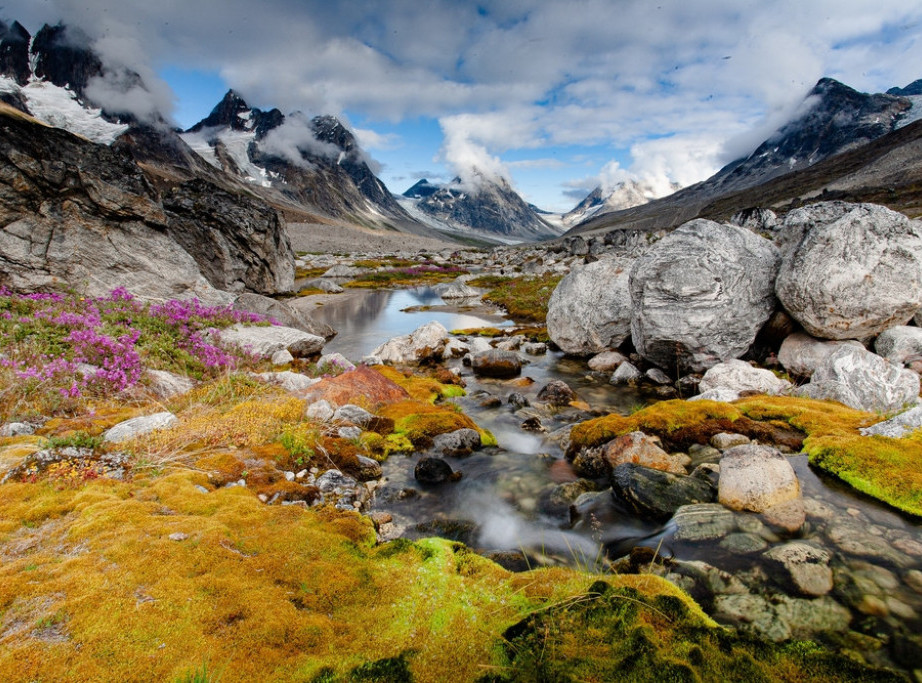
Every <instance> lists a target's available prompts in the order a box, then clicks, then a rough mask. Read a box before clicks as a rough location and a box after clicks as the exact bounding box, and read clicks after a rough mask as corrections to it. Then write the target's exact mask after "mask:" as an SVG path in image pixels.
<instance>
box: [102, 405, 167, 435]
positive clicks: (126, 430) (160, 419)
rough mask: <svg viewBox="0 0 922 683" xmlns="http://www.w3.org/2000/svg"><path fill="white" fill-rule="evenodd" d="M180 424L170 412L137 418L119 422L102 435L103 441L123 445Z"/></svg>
mask: <svg viewBox="0 0 922 683" xmlns="http://www.w3.org/2000/svg"><path fill="white" fill-rule="evenodd" d="M178 422H179V419H178V418H177V417H176V416H175V415H173V413H170V412H163V413H154V414H153V415H144V416H142V417H135V418H132V419H130V420H125V421H124V422H119V423H118V424H117V425H115V426H114V427H112V428H111V429H109V430H108V431H106V432H105V433H104V434H103V435H102V439H103V441H108V442H109V443H121V442H122V441H127V440H129V439H134V438H135V437H138V436H143V435H144V434H149V433H151V432H154V431H157V430H159V429H167V428H168V427H172V426H173V425H174V424H176V423H178Z"/></svg>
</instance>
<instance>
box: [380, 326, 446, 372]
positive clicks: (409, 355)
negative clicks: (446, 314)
mask: <svg viewBox="0 0 922 683" xmlns="http://www.w3.org/2000/svg"><path fill="white" fill-rule="evenodd" d="M448 339H449V336H448V330H446V329H445V327H444V326H443V325H442V324H441V323H439V322H436V321H432V322H429V323H426V324H425V325H423V326H422V327H419V328H417V329H416V330H415V331H414V332H412V333H411V334H405V335H402V336H400V337H394V338H393V339H390V340H388V341H386V342H384V343H383V344H381V345H380V346H379V347H377V348H376V349H374V350H373V351H372V352H371V355H373V356H377V357H378V358H380V359H381V360H382V361H383V362H384V363H392V364H398V365H399V364H404V363H419V362H421V361H424V360H428V359H429V358H439V357H440V356H441V355H442V352H443V351H444V350H445V345H446V344H447V343H448Z"/></svg>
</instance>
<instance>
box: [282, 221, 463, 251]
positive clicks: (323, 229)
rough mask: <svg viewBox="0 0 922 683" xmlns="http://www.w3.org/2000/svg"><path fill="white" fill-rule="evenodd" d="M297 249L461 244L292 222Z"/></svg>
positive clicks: (398, 248) (390, 248)
mask: <svg viewBox="0 0 922 683" xmlns="http://www.w3.org/2000/svg"><path fill="white" fill-rule="evenodd" d="M288 235H289V237H290V238H291V246H292V248H293V249H294V250H295V251H310V252H323V253H339V252H346V253H353V252H388V251H419V250H432V251H439V250H441V249H457V248H458V245H457V244H452V243H451V242H443V241H441V240H437V239H432V238H429V237H421V236H419V235H411V234H408V233H404V232H384V231H378V230H371V229H368V228H361V227H358V226H352V225H324V224H321V223H289V224H288Z"/></svg>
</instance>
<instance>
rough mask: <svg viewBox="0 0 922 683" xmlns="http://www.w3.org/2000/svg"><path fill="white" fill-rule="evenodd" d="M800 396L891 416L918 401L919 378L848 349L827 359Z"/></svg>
mask: <svg viewBox="0 0 922 683" xmlns="http://www.w3.org/2000/svg"><path fill="white" fill-rule="evenodd" d="M799 393H800V395H802V396H806V397H808V398H819V399H831V400H833V401H838V402H839V403H843V404H845V405H847V406H849V407H851V408H855V409H857V410H867V411H872V412H881V413H887V412H892V411H894V410H898V409H900V408H902V407H903V406H905V405H906V404H907V403H911V402H914V401H915V400H916V398H918V396H919V376H918V375H917V374H916V373H914V372H912V371H911V370H906V369H904V368H902V367H900V366H898V365H894V364H892V363H890V362H888V361H886V360H884V359H883V358H881V357H880V356H878V355H877V354H874V353H871V352H870V351H867V350H865V349H864V348H857V347H853V346H844V347H842V348H840V349H838V350H836V351H835V352H833V353H831V354H830V355H829V356H827V357H826V359H825V360H824V361H823V362H822V363H821V364H820V366H819V367H817V369H816V370H815V371H814V373H813V377H812V378H811V379H810V383H809V384H805V385H804V386H802V387H801V388H800V390H799Z"/></svg>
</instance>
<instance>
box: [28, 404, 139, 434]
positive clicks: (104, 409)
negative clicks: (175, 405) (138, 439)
mask: <svg viewBox="0 0 922 683" xmlns="http://www.w3.org/2000/svg"><path fill="white" fill-rule="evenodd" d="M141 414H144V408H143V406H125V405H114V406H113V405H97V406H95V407H94V408H93V411H92V412H91V413H89V414H86V415H79V416H76V417H56V418H53V419H51V420H48V422H46V423H45V424H44V425H43V426H42V428H41V429H39V430H38V432H37V433H38V434H41V435H42V436H70V435H72V434H74V433H76V432H84V433H86V434H89V435H90V436H99V435H100V434H102V433H103V432H104V431H106V430H107V429H109V428H111V427H114V426H115V425H117V424H118V423H119V422H124V421H125V420H130V419H131V418H133V417H137V416H138V415H141Z"/></svg>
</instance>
